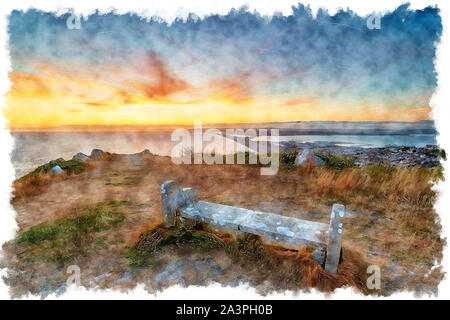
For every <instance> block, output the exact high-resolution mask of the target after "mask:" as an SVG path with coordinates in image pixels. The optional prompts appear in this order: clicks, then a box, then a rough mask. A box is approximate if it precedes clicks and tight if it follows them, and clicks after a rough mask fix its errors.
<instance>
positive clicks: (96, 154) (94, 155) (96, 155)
mask: <svg viewBox="0 0 450 320" xmlns="http://www.w3.org/2000/svg"><path fill="white" fill-rule="evenodd" d="M103 154H104V152H103V151H102V150H100V149H92V151H91V155H90V156H89V157H90V158H91V159H95V160H99V159H103Z"/></svg>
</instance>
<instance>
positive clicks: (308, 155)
mask: <svg viewBox="0 0 450 320" xmlns="http://www.w3.org/2000/svg"><path fill="white" fill-rule="evenodd" d="M306 162H313V163H315V164H319V165H320V164H323V163H324V161H323V160H322V159H321V158H319V157H318V156H317V155H316V154H315V153H314V152H312V151H311V149H309V148H306V149H304V150H303V151H302V152H299V153H298V154H297V157H296V158H295V165H296V166H299V165H301V164H303V163H306Z"/></svg>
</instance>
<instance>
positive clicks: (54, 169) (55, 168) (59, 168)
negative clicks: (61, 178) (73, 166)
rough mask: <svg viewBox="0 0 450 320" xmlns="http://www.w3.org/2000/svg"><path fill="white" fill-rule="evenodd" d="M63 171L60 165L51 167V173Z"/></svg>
mask: <svg viewBox="0 0 450 320" xmlns="http://www.w3.org/2000/svg"><path fill="white" fill-rule="evenodd" d="M62 172H63V170H62V169H61V167H60V166H58V165H56V166H54V167H53V168H51V169H50V171H49V173H50V174H61V173H62Z"/></svg>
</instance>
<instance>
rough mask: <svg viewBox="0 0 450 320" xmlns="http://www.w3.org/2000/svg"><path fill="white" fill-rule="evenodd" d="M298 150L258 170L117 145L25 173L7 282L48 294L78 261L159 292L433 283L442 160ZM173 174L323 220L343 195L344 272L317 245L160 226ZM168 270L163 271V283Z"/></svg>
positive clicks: (112, 281)
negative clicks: (210, 286)
mask: <svg viewBox="0 0 450 320" xmlns="http://www.w3.org/2000/svg"><path fill="white" fill-rule="evenodd" d="M293 159H294V160H295V157H294V156H293V155H292V154H285V155H281V156H280V162H281V166H280V171H279V172H278V174H277V175H274V176H261V175H260V170H259V169H260V167H259V165H175V164H173V163H172V162H171V160H170V158H167V157H160V156H155V155H149V154H147V155H142V157H141V158H140V160H139V161H136V159H135V158H133V159H132V160H130V158H128V157H125V156H118V155H114V156H113V157H112V159H109V160H108V161H106V160H101V161H96V162H95V163H89V164H88V165H86V166H83V170H81V171H79V172H78V173H75V172H73V173H72V174H71V175H68V174H66V173H64V174H62V175H59V176H50V175H46V174H42V173H41V174H38V175H36V176H33V177H29V179H22V180H17V181H15V182H14V188H15V190H14V195H15V197H14V198H13V200H12V205H13V206H14V208H15V210H16V212H17V222H18V225H19V228H20V230H19V233H18V235H17V237H16V239H14V240H12V241H10V242H9V243H7V244H5V245H4V247H3V249H4V253H5V258H4V259H3V260H2V262H1V266H3V267H7V268H8V275H7V276H6V282H7V283H8V284H9V285H10V287H11V292H12V294H13V295H14V296H21V295H23V294H27V293H29V292H31V293H34V294H44V293H45V292H52V290H53V291H55V290H58V288H61V287H62V286H63V284H64V282H65V280H66V279H67V277H68V275H67V273H66V269H67V267H68V266H69V265H72V264H76V265H78V266H80V268H81V270H82V284H83V285H84V286H86V287H96V288H122V289H129V288H132V287H134V286H135V285H137V284H138V283H144V284H145V287H146V288H147V289H148V290H149V291H154V290H158V289H160V288H162V287H164V286H168V285H171V284H174V283H179V281H182V283H184V284H186V285H189V284H196V285H198V284H204V285H206V284H207V283H209V281H218V282H221V283H224V284H227V283H232V282H233V281H234V280H236V279H241V280H243V281H248V282H250V283H252V286H254V287H255V288H257V290H258V292H260V293H268V292H271V291H273V290H281V291H282V290H285V289H292V290H303V289H309V288H312V287H313V288H317V289H319V290H322V291H324V292H330V291H331V290H334V289H335V288H338V287H342V286H352V287H354V288H355V289H357V290H359V291H360V292H362V293H365V294H382V295H390V294H392V293H394V292H398V291H399V290H412V291H414V292H416V293H419V294H420V293H437V286H438V284H439V283H440V281H441V280H442V277H443V273H442V269H441V267H440V260H441V259H442V248H443V246H444V245H445V241H444V240H443V239H442V238H441V227H440V223H439V218H438V216H437V214H436V212H435V211H434V208H433V205H434V203H435V201H436V197H437V193H436V191H435V190H434V189H433V188H432V186H433V185H434V184H436V183H437V182H438V181H439V180H441V179H443V173H442V170H441V168H436V169H423V168H418V167H414V168H396V167H375V166H373V167H365V168H361V167H355V166H354V165H352V164H351V162H349V161H348V159H345V158H342V159H337V158H336V159H334V158H333V159H329V161H328V162H326V164H325V165H323V166H316V165H314V164H305V165H302V166H300V167H295V166H293V165H292V161H293ZM169 179H170V180H175V181H177V183H178V184H179V185H180V186H182V187H194V188H196V189H197V190H198V192H199V197H200V198H201V199H202V200H206V201H211V202H217V203H222V204H228V205H233V206H238V207H243V208H249V209H253V210H260V211H266V212H274V213H279V214H283V215H287V216H293V217H298V218H303V219H308V220H314V221H320V222H324V223H328V221H329V214H330V210H331V206H332V204H333V203H342V204H344V205H346V211H347V212H348V215H347V217H346V221H345V226H344V234H343V247H344V261H343V264H342V266H341V267H340V272H339V273H338V275H336V276H329V275H327V274H325V273H324V272H323V270H322V269H321V267H320V266H319V265H318V264H317V262H315V260H314V259H313V258H312V257H311V249H309V248H303V249H301V250H299V251H298V252H288V251H284V250H282V249H281V248H274V247H270V246H266V245H265V244H263V243H261V240H260V239H259V238H257V237H254V236H248V235H247V236H246V237H244V238H240V239H233V238H231V237H229V236H228V235H223V234H218V233H216V232H213V231H212V230H209V229H208V228H205V227H204V226H201V227H199V226H197V227H195V228H174V229H170V228H169V229H167V228H163V227H161V226H160V224H161V222H162V217H161V210H160V186H161V183H162V182H164V181H166V180H169ZM183 261H187V263H186V264H183V263H182V262H183ZM373 264H374V265H378V266H380V268H381V270H382V289H381V291H377V292H373V291H370V292H369V291H367V288H366V287H365V279H366V277H367V274H366V273H365V271H366V270H365V268H366V266H367V265H373ZM174 266H175V267H174ZM193 266H194V267H193ZM204 267H205V268H206V269H205V270H204V269H202V268H204ZM167 268H169V269H167ZM170 268H175V269H174V270H175V271H173V270H172V269H170ZM177 268H178V269H177ZM180 268H184V269H182V270H184V271H182V272H181V271H180V270H181V269H180ZM179 269H180V270H179ZM168 270H172V271H170V272H169V271H168ZM208 270H209V271H208ZM211 270H212V271H214V270H216V271H217V270H219V271H220V272H219V271H217V272H216V271H214V272H212V271H211ZM178 271H180V273H179V272H178ZM167 272H169V273H167ZM173 274H176V275H177V277H178V278H177V277H175V278H174V279H172V278H173V277H174V276H173ZM205 274H208V275H211V276H208V277H206V278H205V276H204V275H205ZM161 277H162V278H163V279H167V281H166V282H165V283H160V282H158V281H156V280H157V279H159V278H161ZM155 279H156V280H155ZM174 281H175V282H174Z"/></svg>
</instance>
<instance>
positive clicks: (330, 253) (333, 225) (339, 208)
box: [325, 204, 345, 274]
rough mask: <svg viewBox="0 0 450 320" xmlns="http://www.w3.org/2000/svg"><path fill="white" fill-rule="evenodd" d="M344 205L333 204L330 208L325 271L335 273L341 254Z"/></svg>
mask: <svg viewBox="0 0 450 320" xmlns="http://www.w3.org/2000/svg"><path fill="white" fill-rule="evenodd" d="M344 216H345V207H344V206H343V205H341V204H334V205H333V209H332V210H331V218H330V230H329V232H328V248H327V258H326V261H325V272H327V273H331V274H333V273H336V272H337V268H338V264H339V258H340V254H341V241H342V231H343V230H344V228H343V221H344Z"/></svg>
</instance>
